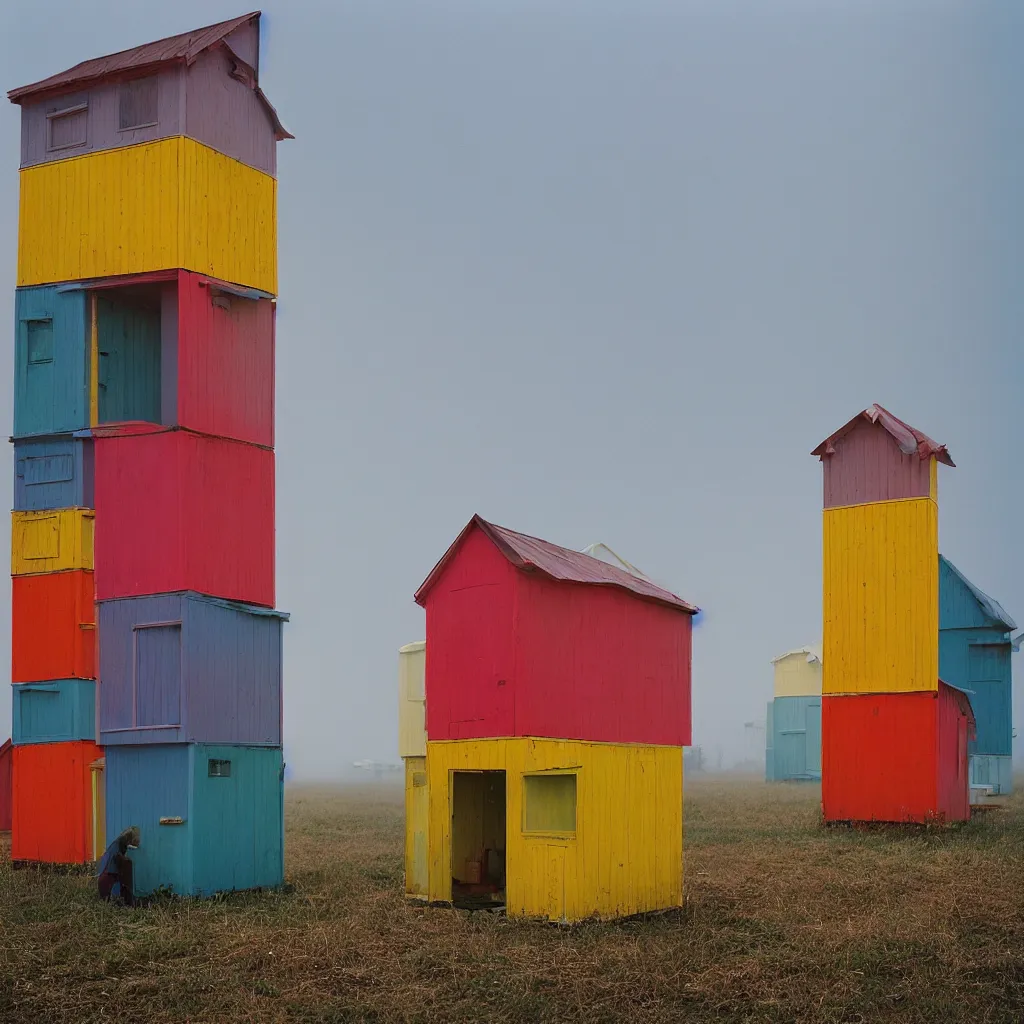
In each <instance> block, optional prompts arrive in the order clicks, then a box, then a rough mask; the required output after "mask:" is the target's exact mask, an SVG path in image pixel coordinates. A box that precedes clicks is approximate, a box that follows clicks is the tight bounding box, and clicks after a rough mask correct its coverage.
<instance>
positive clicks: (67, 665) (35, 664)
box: [11, 570, 96, 683]
mask: <svg viewBox="0 0 1024 1024" xmlns="http://www.w3.org/2000/svg"><path fill="white" fill-rule="evenodd" d="M95 596H96V591H95V585H94V582H93V574H92V573H91V572H85V571H81V570H78V571H75V572H47V573H41V574H40V575H38V576H15V577H14V579H12V580H11V682H14V683H34V682H39V681H40V680H44V679H95V678H96V604H95Z"/></svg>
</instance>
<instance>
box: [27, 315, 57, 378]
mask: <svg viewBox="0 0 1024 1024" xmlns="http://www.w3.org/2000/svg"><path fill="white" fill-rule="evenodd" d="M21 322H22V323H23V324H24V325H25V365H26V366H52V365H53V361H54V342H55V339H54V324H53V317H52V316H26V317H22V320H21ZM33 324H49V325H50V354H49V355H48V356H47V357H46V358H45V359H33V358H32V333H33V332H32V325H33Z"/></svg>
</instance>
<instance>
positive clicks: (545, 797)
mask: <svg viewBox="0 0 1024 1024" xmlns="http://www.w3.org/2000/svg"><path fill="white" fill-rule="evenodd" d="M523 831H524V832H540V833H547V834H550V833H560V834H572V833H574V832H575V831H576V773H575V772H552V773H550V774H548V773H545V774H542V775H524V776H523Z"/></svg>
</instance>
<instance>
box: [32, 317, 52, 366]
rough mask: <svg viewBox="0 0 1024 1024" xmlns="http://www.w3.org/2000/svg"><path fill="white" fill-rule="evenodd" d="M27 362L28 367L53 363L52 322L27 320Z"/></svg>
mask: <svg viewBox="0 0 1024 1024" xmlns="http://www.w3.org/2000/svg"><path fill="white" fill-rule="evenodd" d="M26 326H27V328H28V362H29V365H30V366H35V365H36V364H38V363H52V362H53V321H52V320H29V321H28V324H27V325H26Z"/></svg>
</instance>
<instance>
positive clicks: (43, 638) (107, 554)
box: [9, 12, 291, 895]
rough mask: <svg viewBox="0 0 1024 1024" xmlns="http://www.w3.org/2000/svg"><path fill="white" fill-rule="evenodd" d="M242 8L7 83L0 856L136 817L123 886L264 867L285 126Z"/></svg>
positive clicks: (274, 704) (88, 838)
mask: <svg viewBox="0 0 1024 1024" xmlns="http://www.w3.org/2000/svg"><path fill="white" fill-rule="evenodd" d="M259 18H260V16H259V13H258V12H257V13H254V14H248V15H245V16H243V17H240V18H236V19H234V20H232V21H227V22H223V23H221V24H218V25H211V26H210V27H208V28H203V29H198V30H196V31H193V32H188V33H185V34H183V35H180V36H174V37H172V38H169V39H163V40H160V41H158V42H155V43H149V44H146V45H144V46H139V47H136V48H135V49H132V50H126V51H123V52H121V53H116V54H113V55H111V56H107V57H101V58H98V59H95V60H89V61H86V62H84V63H82V64H79V65H77V66H76V67H74V68H71V69H70V70H69V71H65V72H63V73H61V74H58V75H54V76H53V77H51V78H48V79H46V80H44V81H42V82H37V83H36V84H34V85H29V86H25V87H23V88H20V89H15V90H13V91H12V92H11V93H10V94H9V97H10V99H11V100H12V101H13V102H14V103H17V104H20V105H21V108H22V133H21V140H22V145H21V205H20V225H19V238H18V282H17V283H18V289H17V297H16V302H15V316H16V330H17V339H16V345H15V358H16V367H15V397H14V444H15V455H16V463H17V470H16V473H17V476H16V487H15V511H14V523H13V539H12V544H13V551H12V562H11V565H12V573H13V575H14V598H13V602H14V610H13V629H14V642H13V649H14V657H13V670H14V676H13V679H14V683H15V696H14V716H15V741H16V749H15V760H14V780H15V781H14V790H15V792H14V799H13V803H14V821H13V837H12V856H13V857H14V859H15V860H27V861H40V862H83V861H88V860H91V859H92V858H93V857H94V856H95V855H96V852H97V849H98V848H100V847H101V845H102V842H103V840H104V836H103V835H102V834H101V833H102V832H103V831H104V824H105V831H106V836H107V837H110V836H112V835H113V834H116V833H117V832H119V831H120V830H121V829H123V828H126V827H127V826H129V825H137V826H139V828H140V829H141V833H142V845H141V848H140V850H139V852H138V854H137V855H136V856H135V861H136V869H135V870H136V888H137V890H138V891H139V892H140V893H142V894H145V893H147V892H151V891H153V890H156V889H158V888H167V889H170V890H173V891H175V892H179V893H183V894H197V895H202V894H207V893H210V892H214V891H218V890H223V889H233V888H237V889H241V888H249V887H253V886H260V885H273V884H277V883H279V882H280V881H281V880H282V855H283V827H282V814H281V796H282V755H281V719H282V713H281V711H282V704H281V674H282V672H281V669H282V663H281V625H282V621H283V619H284V618H286V616H283V615H281V614H280V613H278V612H276V611H274V610H273V609H274V447H273V446H274V325H275V299H274V296H275V294H276V291H277V228H276V212H277V182H276V177H275V175H276V153H275V151H276V145H277V142H278V141H280V140H282V139H285V138H290V137H291V136H289V135H288V133H287V132H286V131H285V130H284V128H283V127H282V125H281V123H280V121H279V120H278V117H277V114H276V113H275V112H274V109H273V107H271V105H270V103H269V101H268V100H267V98H266V96H265V95H264V94H263V91H262V90H261V89H260V86H259V58H260V32H259ZM94 524H95V548H94ZM94 551H95V553H94ZM97 627H98V629H97ZM97 636H98V654H97ZM97 678H98V680H99V682H98V684H97V682H96V680H97ZM101 748H103V749H101ZM104 751H105V765H104V762H103V761H100V760H99V758H100V755H101V754H103V753H104ZM90 765H92V766H93V768H94V770H93V772H92V773H90ZM101 765H104V772H103V775H102V776H101V775H98V774H97V772H96V771H95V769H96V768H99V767H100V766H101ZM90 776H91V777H90ZM104 779H105V786H104V785H103V784H102V783H103V780H104ZM94 783H97V784H94ZM104 796H105V811H104V807H103V803H104ZM104 819H105V822H104ZM214 853H215V856H213V855H212V854H214Z"/></svg>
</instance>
